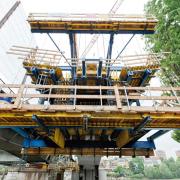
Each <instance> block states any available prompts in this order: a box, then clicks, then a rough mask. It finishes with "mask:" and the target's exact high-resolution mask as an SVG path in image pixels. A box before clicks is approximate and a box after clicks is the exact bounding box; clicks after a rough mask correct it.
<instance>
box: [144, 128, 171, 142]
mask: <svg viewBox="0 0 180 180" xmlns="http://www.w3.org/2000/svg"><path fill="white" fill-rule="evenodd" d="M167 132H169V130H159V131H157V132H156V133H154V134H153V135H151V136H149V137H148V138H147V140H148V141H154V140H155V139H156V138H158V137H160V136H162V135H164V134H166V133H167Z"/></svg>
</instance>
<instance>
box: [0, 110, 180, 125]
mask: <svg viewBox="0 0 180 180" xmlns="http://www.w3.org/2000/svg"><path fill="white" fill-rule="evenodd" d="M34 114H36V115H37V116H38V117H39V118H41V119H42V121H43V122H44V124H45V125H46V126H54V127H55V126H66V127H67V126H68V127H70V126H73V127H78V126H81V127H83V126H84V121H83V117H84V115H86V116H87V117H88V119H89V120H88V127H92V128H93V127H94V128H95V127H102V128H103V127H105V128H106V127H110V128H122V127H124V128H125V127H127V128H132V127H135V126H136V125H138V124H139V123H140V122H141V121H142V119H143V117H147V116H150V117H151V118H152V121H151V122H150V123H149V124H147V125H146V126H145V127H146V128H180V113H173V112H169V113H163V112H157V111H155V112H152V113H134V112H131V113H128V112H124V113H122V112H112V113H111V112H104V111H103V112H43V111H31V112H30V111H13V110H12V111H0V126H7V127H8V126H29V127H31V126H37V125H36V124H35V122H33V121H32V115H34Z"/></svg>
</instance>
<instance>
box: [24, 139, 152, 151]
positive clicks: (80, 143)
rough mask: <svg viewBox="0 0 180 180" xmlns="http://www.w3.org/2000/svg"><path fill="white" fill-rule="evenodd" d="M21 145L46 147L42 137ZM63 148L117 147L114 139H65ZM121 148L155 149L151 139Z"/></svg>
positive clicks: (27, 140)
mask: <svg viewBox="0 0 180 180" xmlns="http://www.w3.org/2000/svg"><path fill="white" fill-rule="evenodd" d="M22 146H23V147H24V148H41V147H48V146H47V144H46V142H45V141H44V140H42V139H39V140H33V139H25V140H24V142H23V144H22ZM65 148H117V146H116V142H115V141H91V140H67V141H66V142H65ZM123 148H134V149H155V144H154V142H153V141H136V142H133V143H129V144H127V145H125V146H124V147H123Z"/></svg>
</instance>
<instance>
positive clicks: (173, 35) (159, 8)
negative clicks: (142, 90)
mask: <svg viewBox="0 0 180 180" xmlns="http://www.w3.org/2000/svg"><path fill="white" fill-rule="evenodd" d="M145 11H146V14H151V15H154V16H155V17H156V18H157V19H158V21H159V22H158V24H157V26H156V33H155V34H154V35H147V36H146V48H147V49H148V50H149V51H152V52H170V54H169V55H166V56H165V57H164V59H163V60H162V61H161V67H162V68H161V71H160V73H159V76H160V79H161V82H162V83H163V84H165V85H172V86H180V1H179V0H174V1H173V0H150V1H149V2H148V3H147V5H146V7H145ZM172 137H173V138H174V139H175V140H176V141H178V142H180V131H175V132H174V133H173V135H172Z"/></svg>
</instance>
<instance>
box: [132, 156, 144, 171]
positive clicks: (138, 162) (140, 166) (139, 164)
mask: <svg viewBox="0 0 180 180" xmlns="http://www.w3.org/2000/svg"><path fill="white" fill-rule="evenodd" d="M129 169H130V170H131V171H132V172H133V174H143V172H144V162H143V159H142V158H140V157H136V158H134V159H132V161H130V162H129Z"/></svg>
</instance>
